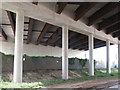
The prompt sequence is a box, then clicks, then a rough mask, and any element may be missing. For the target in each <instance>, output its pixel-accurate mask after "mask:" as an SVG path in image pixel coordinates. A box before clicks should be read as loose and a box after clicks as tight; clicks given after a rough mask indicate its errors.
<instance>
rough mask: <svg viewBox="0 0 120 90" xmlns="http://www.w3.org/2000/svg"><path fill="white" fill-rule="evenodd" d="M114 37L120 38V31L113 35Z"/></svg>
mask: <svg viewBox="0 0 120 90" xmlns="http://www.w3.org/2000/svg"><path fill="white" fill-rule="evenodd" d="M112 36H113V37H114V38H115V37H119V36H120V30H119V31H118V32H115V33H113V35H112Z"/></svg>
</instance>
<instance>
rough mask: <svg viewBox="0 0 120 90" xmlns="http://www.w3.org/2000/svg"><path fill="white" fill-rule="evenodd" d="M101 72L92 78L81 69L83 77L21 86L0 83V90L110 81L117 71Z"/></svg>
mask: <svg viewBox="0 0 120 90" xmlns="http://www.w3.org/2000/svg"><path fill="white" fill-rule="evenodd" d="M101 70H103V71H104V69H97V70H95V75H94V76H89V75H88V69H83V70H81V72H82V73H81V74H82V75H83V76H84V77H80V78H71V79H68V80H62V79H55V80H47V81H39V82H33V83H22V84H13V83H11V82H7V81H1V82H0V88H43V87H45V86H47V85H52V84H60V83H66V82H71V83H76V82H83V81H86V80H94V79H111V78H112V79H113V78H117V77H118V72H117V69H112V72H111V74H107V73H104V72H102V71H101ZM73 71H74V70H73Z"/></svg>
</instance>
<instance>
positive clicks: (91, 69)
mask: <svg viewBox="0 0 120 90" xmlns="http://www.w3.org/2000/svg"><path fill="white" fill-rule="evenodd" d="M93 47H94V38H93V34H90V35H89V75H90V76H94V60H93V49H94V48H93Z"/></svg>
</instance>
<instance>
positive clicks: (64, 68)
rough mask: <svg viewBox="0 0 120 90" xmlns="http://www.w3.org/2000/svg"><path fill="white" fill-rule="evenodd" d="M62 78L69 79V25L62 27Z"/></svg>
mask: <svg viewBox="0 0 120 90" xmlns="http://www.w3.org/2000/svg"><path fill="white" fill-rule="evenodd" d="M62 79H68V27H67V26H63V27H62Z"/></svg>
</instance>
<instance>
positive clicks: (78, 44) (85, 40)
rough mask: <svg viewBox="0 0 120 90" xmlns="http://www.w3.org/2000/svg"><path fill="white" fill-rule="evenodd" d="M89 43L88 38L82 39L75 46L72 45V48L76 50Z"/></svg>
mask: <svg viewBox="0 0 120 90" xmlns="http://www.w3.org/2000/svg"><path fill="white" fill-rule="evenodd" d="M87 42H88V37H85V38H82V39H80V40H79V41H77V42H76V43H75V44H72V45H71V46H70V48H76V47H79V46H80V45H81V44H84V43H87Z"/></svg>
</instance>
